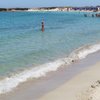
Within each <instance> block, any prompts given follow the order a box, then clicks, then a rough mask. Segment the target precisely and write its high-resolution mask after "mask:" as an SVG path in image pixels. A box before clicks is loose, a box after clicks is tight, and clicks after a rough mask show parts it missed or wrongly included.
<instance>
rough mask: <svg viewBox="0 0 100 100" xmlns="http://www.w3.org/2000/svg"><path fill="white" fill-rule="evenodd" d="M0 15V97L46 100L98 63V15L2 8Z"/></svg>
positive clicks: (13, 99)
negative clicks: (52, 93)
mask: <svg viewBox="0 0 100 100" xmlns="http://www.w3.org/2000/svg"><path fill="white" fill-rule="evenodd" d="M0 19H1V20H0V22H1V24H0V100H28V99H29V100H38V99H42V97H43V98H45V97H46V96H47V95H49V94H51V92H53V91H56V90H57V91H59V90H58V89H59V88H61V87H62V86H64V85H66V84H69V82H70V81H72V80H73V81H74V78H76V77H78V76H80V77H81V73H83V72H85V71H88V70H92V69H91V68H92V67H93V66H95V64H97V63H99V62H100V52H99V51H100V20H99V18H96V17H95V18H92V17H84V12H80V13H78V12H56V11H55V12H42V11H41V12H1V13H0ZM34 19H35V20H34ZM43 20H44V25H43V24H42V21H43ZM41 25H42V26H44V31H41ZM89 68H90V69H89ZM88 73H89V72H88ZM94 73H95V72H94ZM94 73H93V75H94ZM78 79H79V80H77V81H78V82H79V83H77V82H76V81H75V83H77V84H80V78H78ZM81 79H83V78H81ZM90 80H92V81H93V82H94V83H95V82H96V81H97V80H94V79H91V78H90ZM98 80H99V79H98ZM85 81H87V80H84V82H85ZM84 82H83V83H84ZM89 82H90V81H89ZM72 83H73V84H74V82H72ZM90 83H91V82H90ZM89 85H90V84H88V86H89ZM91 85H92V83H91ZM70 87H71V86H70ZM73 87H77V86H75V85H73ZM80 87H84V86H80ZM93 87H94V86H93ZM84 88H85V87H84ZM86 89H87V87H86ZM70 90H71V89H70ZM72 90H73V88H72ZM80 90H82V91H84V90H83V89H80ZM65 91H68V90H65ZM77 92H79V91H77ZM55 93H56V92H54V94H55ZM70 93H71V92H70ZM72 93H73V91H72ZM73 94H74V93H73ZM91 95H93V94H91ZM51 97H52V98H53V96H51ZM46 99H47V98H46Z"/></svg>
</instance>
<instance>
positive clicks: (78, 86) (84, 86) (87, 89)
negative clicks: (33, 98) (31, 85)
mask: <svg viewBox="0 0 100 100" xmlns="http://www.w3.org/2000/svg"><path fill="white" fill-rule="evenodd" d="M99 79H100V62H98V63H97V64H96V65H94V66H92V68H89V69H88V70H87V71H84V72H82V73H81V74H79V75H77V76H75V77H74V78H73V79H71V80H70V81H69V82H66V83H65V84H63V85H62V86H60V87H59V88H57V89H55V90H53V91H51V92H49V93H47V94H46V95H44V96H43V97H41V98H40V99H39V100H100V87H99V84H98V85H97V84H96V83H95V82H96V81H97V80H99Z"/></svg>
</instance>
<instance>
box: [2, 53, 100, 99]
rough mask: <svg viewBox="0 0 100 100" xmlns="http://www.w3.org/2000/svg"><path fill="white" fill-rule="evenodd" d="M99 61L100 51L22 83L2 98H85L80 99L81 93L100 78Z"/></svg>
mask: <svg viewBox="0 0 100 100" xmlns="http://www.w3.org/2000/svg"><path fill="white" fill-rule="evenodd" d="M99 62H100V52H97V53H94V54H91V55H89V56H88V57H87V58H85V59H83V60H81V61H78V62H75V63H73V64H72V65H71V66H68V67H66V66H64V67H62V68H60V69H59V70H58V71H56V72H50V73H49V74H48V75H47V76H46V77H43V78H39V79H37V80H29V81H28V82H26V83H23V84H21V85H20V86H18V87H17V88H16V89H15V90H13V91H12V92H9V93H7V94H4V95H0V100H65V98H66V99H69V100H85V99H79V98H81V94H82V93H83V92H84V91H85V90H87V88H88V87H89V86H90V85H91V84H93V83H94V82H95V81H96V80H98V79H99V78H100V77H99V73H100V68H99V67H98V66H100V63H99ZM82 95H83V94H82Z"/></svg>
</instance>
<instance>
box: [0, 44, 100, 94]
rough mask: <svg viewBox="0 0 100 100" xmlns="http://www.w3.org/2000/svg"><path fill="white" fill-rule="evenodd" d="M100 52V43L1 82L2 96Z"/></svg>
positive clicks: (0, 91)
mask: <svg viewBox="0 0 100 100" xmlns="http://www.w3.org/2000/svg"><path fill="white" fill-rule="evenodd" d="M99 50H100V43H98V44H94V45H86V46H83V47H81V48H79V49H77V50H75V51H73V52H72V53H71V54H70V55H69V56H68V57H66V58H61V59H58V60H56V61H54V62H50V63H46V64H43V65H40V66H36V67H34V68H31V69H27V70H24V71H22V72H20V73H17V74H14V75H12V76H10V77H6V78H5V79H3V80H1V81H0V94H4V93H7V92H10V91H12V90H13V89H14V88H15V87H17V86H18V85H19V84H20V83H23V82H25V81H27V80H28V79H31V78H40V77H42V76H46V74H47V73H48V72H50V71H56V70H57V69H58V68H59V67H61V66H64V65H69V64H71V63H73V62H74V61H76V60H80V59H83V58H85V57H86V56H87V55H89V54H91V53H94V52H97V51H99Z"/></svg>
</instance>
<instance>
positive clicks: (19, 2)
mask: <svg viewBox="0 0 100 100" xmlns="http://www.w3.org/2000/svg"><path fill="white" fill-rule="evenodd" d="M99 4H100V0H0V8H2V7H41V6H42V7H43V6H95V5H99Z"/></svg>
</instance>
